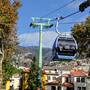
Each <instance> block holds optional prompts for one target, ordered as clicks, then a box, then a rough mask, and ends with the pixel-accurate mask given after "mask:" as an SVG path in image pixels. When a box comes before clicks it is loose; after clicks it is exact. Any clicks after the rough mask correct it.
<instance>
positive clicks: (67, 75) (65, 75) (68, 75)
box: [62, 74, 70, 77]
mask: <svg viewBox="0 0 90 90" xmlns="http://www.w3.org/2000/svg"><path fill="white" fill-rule="evenodd" d="M62 76H63V77H70V74H63V75H62Z"/></svg>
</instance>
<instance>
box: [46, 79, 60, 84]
mask: <svg viewBox="0 0 90 90" xmlns="http://www.w3.org/2000/svg"><path fill="white" fill-rule="evenodd" d="M60 84H61V83H60V82H58V81H56V80H54V81H52V82H48V83H46V85H60Z"/></svg>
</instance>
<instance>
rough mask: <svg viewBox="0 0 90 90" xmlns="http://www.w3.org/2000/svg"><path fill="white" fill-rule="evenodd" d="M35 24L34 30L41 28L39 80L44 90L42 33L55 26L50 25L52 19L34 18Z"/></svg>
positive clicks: (33, 23) (33, 25) (33, 24)
mask: <svg viewBox="0 0 90 90" xmlns="http://www.w3.org/2000/svg"><path fill="white" fill-rule="evenodd" d="M32 20H33V22H32V23H31V24H30V26H32V27H33V28H36V27H40V30H39V65H38V67H39V71H38V73H39V76H38V79H39V80H40V83H41V86H40V90H42V80H41V76H42V37H43V36H42V32H43V29H44V28H51V27H52V26H53V24H50V21H51V19H49V18H32Z"/></svg>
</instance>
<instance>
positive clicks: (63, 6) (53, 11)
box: [42, 0, 75, 17]
mask: <svg viewBox="0 0 90 90" xmlns="http://www.w3.org/2000/svg"><path fill="white" fill-rule="evenodd" d="M74 1H75V0H72V1H70V2H68V3H66V4H65V5H62V6H61V7H59V8H57V9H55V10H52V11H51V12H49V13H47V14H45V15H43V16H42V17H46V16H49V15H51V14H53V13H55V12H57V11H59V10H61V9H63V8H65V7H66V6H68V5H70V4H71V3H73V2H74Z"/></svg>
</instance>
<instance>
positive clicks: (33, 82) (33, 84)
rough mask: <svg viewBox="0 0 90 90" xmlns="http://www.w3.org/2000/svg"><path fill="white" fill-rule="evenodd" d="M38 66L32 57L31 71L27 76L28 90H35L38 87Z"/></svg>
mask: <svg viewBox="0 0 90 90" xmlns="http://www.w3.org/2000/svg"><path fill="white" fill-rule="evenodd" d="M38 75H39V74H38V66H37V63H36V58H35V57H34V58H33V60H32V63H31V70H30V74H29V81H28V82H29V89H30V90H37V88H38V87H40V81H39V79H38Z"/></svg>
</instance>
